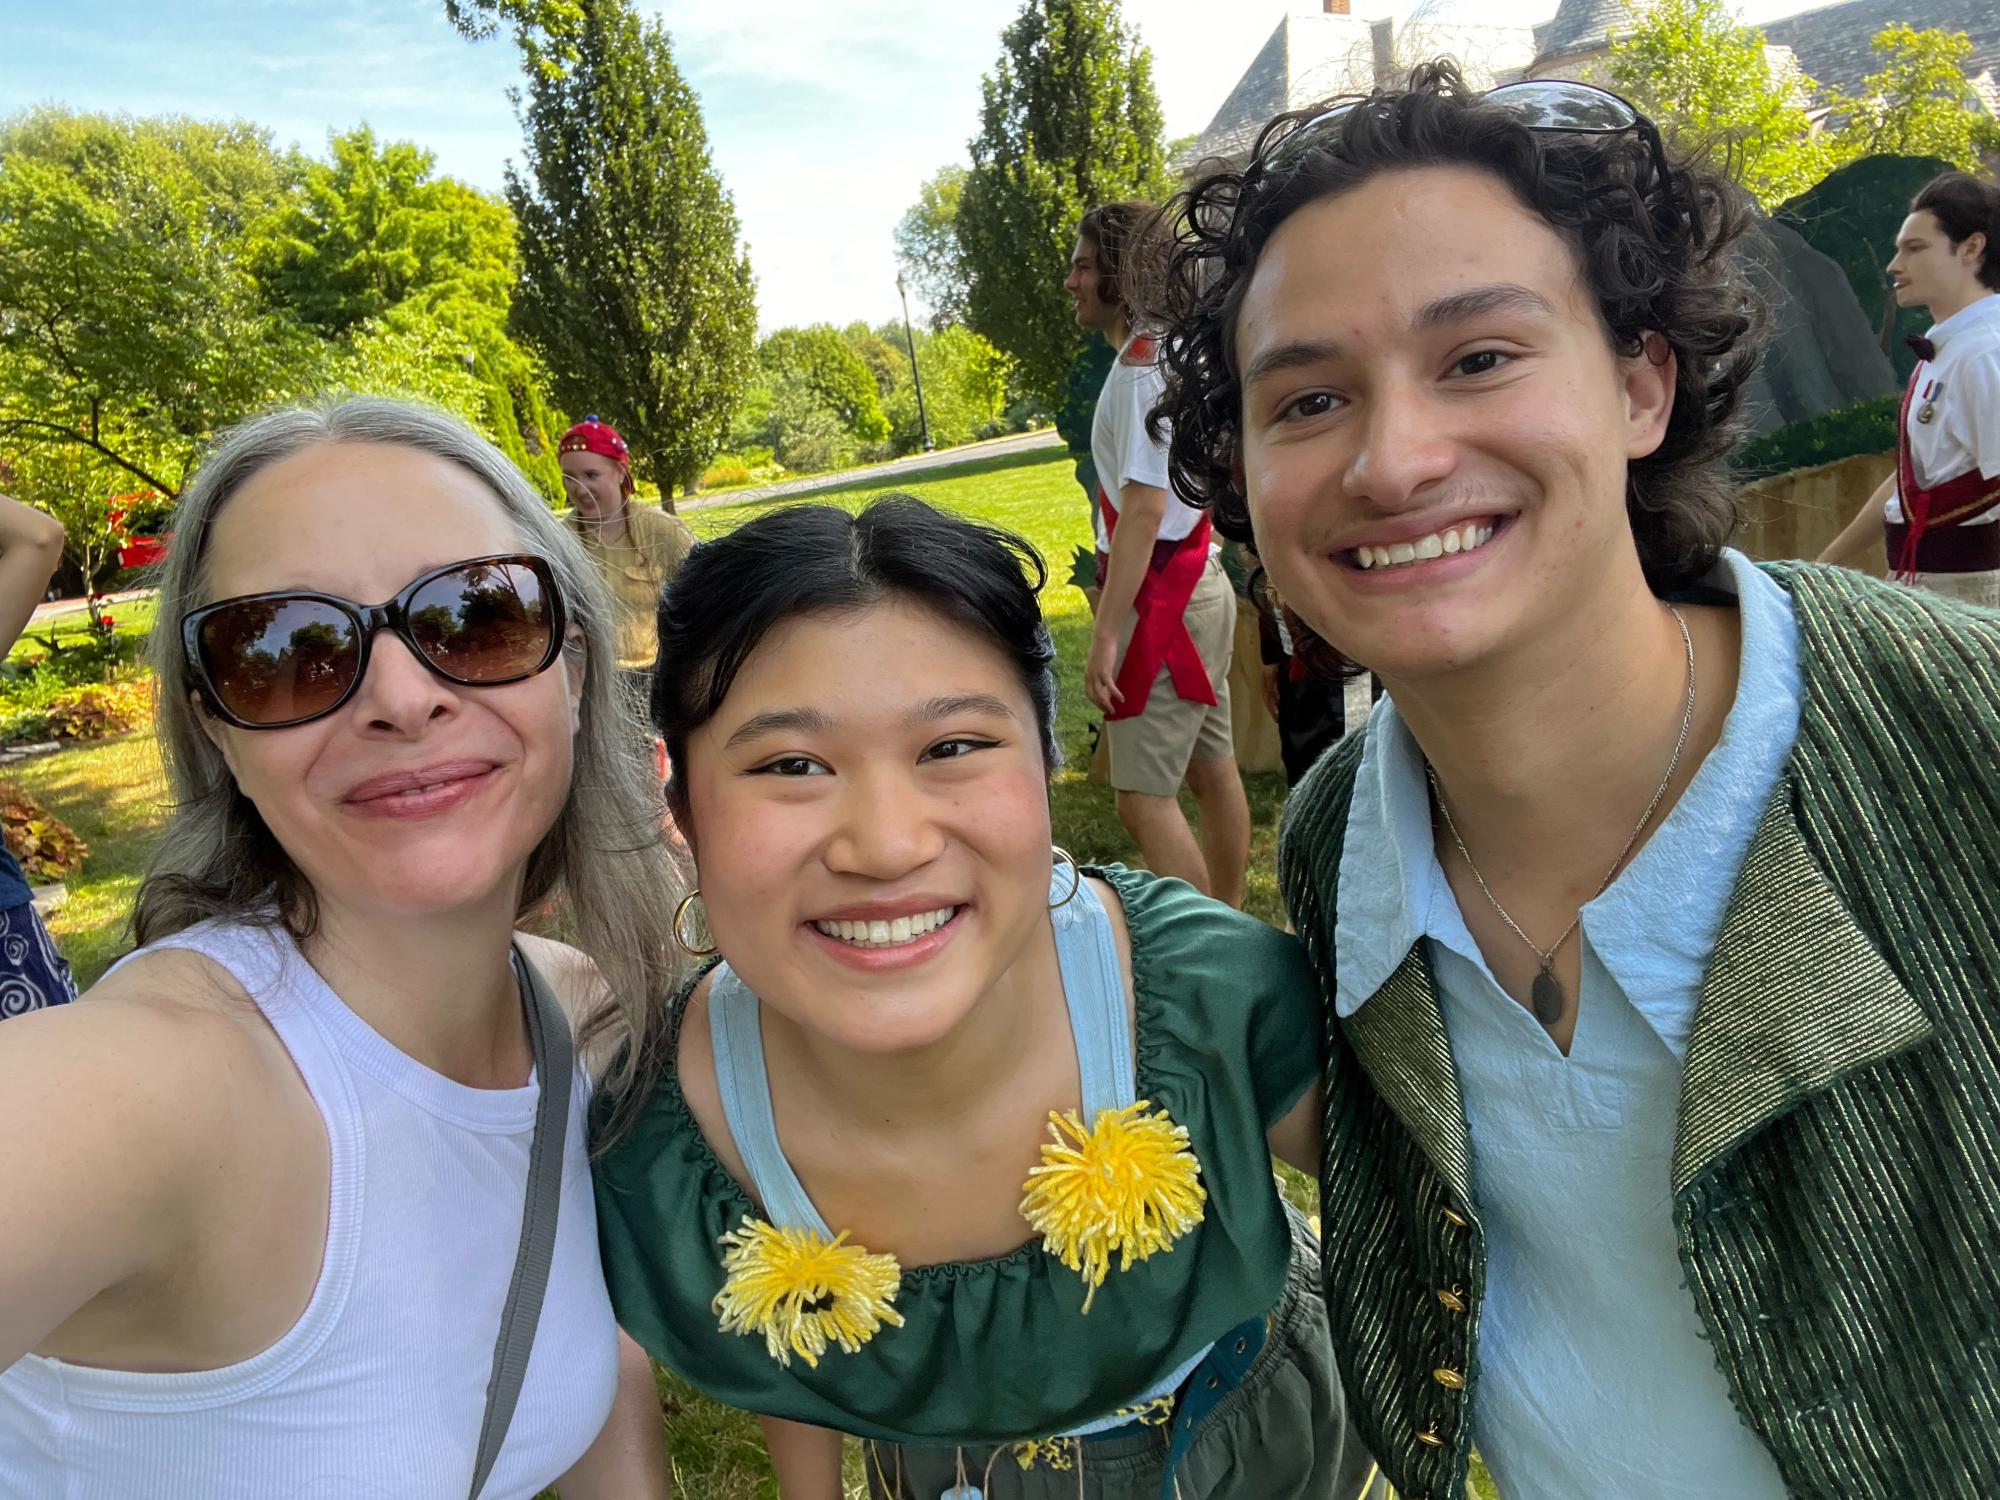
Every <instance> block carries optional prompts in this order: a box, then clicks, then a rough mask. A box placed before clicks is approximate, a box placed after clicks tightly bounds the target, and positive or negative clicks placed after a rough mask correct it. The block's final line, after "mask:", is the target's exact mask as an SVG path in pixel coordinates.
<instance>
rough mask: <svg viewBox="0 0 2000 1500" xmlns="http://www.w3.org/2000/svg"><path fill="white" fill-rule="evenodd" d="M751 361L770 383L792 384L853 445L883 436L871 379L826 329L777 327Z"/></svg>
mask: <svg viewBox="0 0 2000 1500" xmlns="http://www.w3.org/2000/svg"><path fill="white" fill-rule="evenodd" d="M757 362H758V363H759V364H761V365H762V366H763V367H764V368H765V370H767V371H768V372H769V373H770V374H771V375H772V376H773V377H774V378H775V379H780V380H782V379H785V378H787V377H789V378H790V379H792V380H794V381H796V382H797V383H798V384H799V385H800V386H801V387H802V388H803V389H804V390H805V391H807V392H809V393H811V395H812V396H813V397H814V398H815V399H816V400H817V402H818V403H819V404H820V405H822V406H824V407H826V409H827V410H828V411H831V412H832V413H833V414H834V416H835V417H836V418H837V419H838V420H839V422H840V425H841V426H842V427H843V428H845V429H846V430H847V431H848V432H850V433H852V434H853V436H854V438H855V439H856V441H858V442H862V443H879V442H881V441H882V439H884V438H886V437H887V436H888V435H889V424H888V422H887V421H886V420H885V419H884V418H883V416H882V401H881V394H880V392H879V390H878V389H877V387H876V384H875V376H874V374H873V373H872V372H871V371H870V370H869V368H868V366H867V365H865V364H863V363H862V362H861V357H860V356H859V355H858V354H856V353H855V352H854V350H853V349H852V348H850V347H849V345H848V342H847V340H846V339H845V338H843V337H841V335H840V333H839V332H838V331H837V330H835V329H834V328H833V327H832V326H830V325H829V324H826V323H815V324H813V325H812V326H811V327H810V328H780V329H779V330H778V331H777V332H776V333H774V334H772V335H771V336H770V337H769V338H767V339H765V340H764V342H763V343H761V344H759V345H758V346H757Z"/></svg>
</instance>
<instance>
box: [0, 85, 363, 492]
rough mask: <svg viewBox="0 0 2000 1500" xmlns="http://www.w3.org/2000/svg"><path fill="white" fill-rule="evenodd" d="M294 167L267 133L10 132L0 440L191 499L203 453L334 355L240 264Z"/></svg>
mask: <svg viewBox="0 0 2000 1500" xmlns="http://www.w3.org/2000/svg"><path fill="white" fill-rule="evenodd" d="M285 186H286V164H285V163H284V162H283V160H282V159H281V158H280V157H278V155H277V154H276V153H275V152H273V151H272V149H271V145H270V141H269V139H268V137H267V136H266V134H265V133H264V132H263V131H261V130H259V129H256V128H255V127H252V126H248V125H242V124H234V125H213V124H204V123H202V122H198V121H192V120H184V119H167V120H129V119H112V118H107V117H104V116H95V115H79V114H73V113H70V112H68V111H64V110H60V109H54V108H49V109H43V110H38V111H35V112H32V113H30V114H27V115H24V116H19V117H16V118H15V119H13V120H11V121H9V122H7V123H6V124H5V125H0V443H4V444H5V445H6V447H7V449H8V451H10V452H20V451H23V450H31V449H34V448H37V447H45V446H50V445H55V446H71V447H79V448H84V449H88V450H89V451H90V452H91V453H93V454H95V455H96V456H97V458H98V459H100V460H102V461H103V462H104V463H106V464H109V465H111V466H112V467H114V468H115V469H118V470H120V471H122V472H123V473H124V474H125V475H127V476H129V479H128V480H127V482H126V483H125V484H123V485H122V486H121V487H122V488H131V481H133V480H136V481H137V482H138V483H140V484H143V485H146V486H147V487H149V488H151V489H155V490H158V491H159V492H160V493H161V494H164V495H168V496H173V495H176V494H178V493H179V491H180V488H181V485H182V483H183V482H184V479H185V476H186V474H187V471H188V470H189V468H190V467H191V466H192V464H193V462H194V459H195V456H196V454H197V453H198V451H199V450H200V447H201V445H202V443H203V442H204V441H205V440H206V439H207V438H208V437H209V435H210V434H212V433H213V432H214V431H216V430H217V429H218V428H220V427H222V426H224V425H226V424H227V423H229V422H231V421H234V420H235V419H237V418H238V417H240V416H242V415H243V414H244V413H246V412H249V411H252V410H254V409H256V408H257V407H259V406H262V405H264V404H266V403H268V402H270V401H272V400H274V399H277V398H278V397H280V396H283V395H286V394H289V393H291V392H293V391H296V390H298V389H301V388H309V387H310V386H311V385H312V384H313V383H314V382H315V381H316V380H317V379H318V378H319V376H320V374H321V373H322V371H323V369H324V367H325V363H326V351H325V350H324V349H322V348H321V347H320V346H319V344H318V341H316V340H314V339H313V338H312V337H311V336H310V335H308V334H306V333H304V332H303V331H302V330H301V329H300V328H299V327H298V326H297V325H296V324H295V323H294V322H293V321H292V320H291V319H290V318H289V317H287V316H285V315H284V314H283V313H282V311H278V310H274V309H272V308H271V307H269V306H268V305H267V303H266V300H265V298H264V297H263V295H262V292H261V289H260V288H259V286H258V284H257V282H256V280H255V279H254V277H253V276H252V275H251V274H250V273H249V270H248V269H247V267H246V265H245V264H244V258H243V255H242V251H243V248H244V245H245V241H246V236H247V235H248V233H249V231H250V228H251V226H252V225H253V224H255V223H257V222H259V221H262V220H263V219H265V218H266V217H268V216H269V215H270V214H271V213H272V212H273V211H274V210H275V209H276V207H277V206H278V204H279V203H280V202H281V200H282V198H283V196H284V193H285Z"/></svg>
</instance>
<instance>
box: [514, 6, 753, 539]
mask: <svg viewBox="0 0 2000 1500" xmlns="http://www.w3.org/2000/svg"><path fill="white" fill-rule="evenodd" d="M578 8H579V9H580V11H581V20H580V22H579V24H578V25H576V26H575V28H574V29H566V30H565V32H564V33H563V34H562V36H561V37H559V38H558V39H557V40H556V43H555V45H557V46H559V47H560V49H561V50H562V51H563V52H565V53H567V54H568V56H567V59H566V61H564V63H563V65H562V66H561V67H560V68H557V67H551V66H546V65H545V64H547V63H548V61H549V58H548V56H546V55H545V53H546V49H547V48H548V46H549V45H550V43H549V42H548V41H547V40H546V39H544V38H541V37H540V36H539V34H538V33H536V32H534V31H532V30H530V29H527V28H523V29H522V30H521V31H520V32H519V33H518V35H519V37H520V41H521V47H522V51H523V54H524V57H525V60H526V62H527V64H528V67H527V84H526V89H525V92H524V97H523V101H522V106H521V117H522V125H523V127H524V129H525V130H526V132H527V150H526V163H525V166H524V168H523V170H522V171H520V172H516V171H514V170H513V169H512V168H511V167H510V168H509V169H508V172H507V201H508V202H509V203H510V204H511V205H512V206H513V209H514V215H515V218H516V219H517V221H518V223H519V228H520V254H521V286H520V291H519V294H518V295H517V297H516V298H515V302H514V323H515V326H516V328H517V329H518V330H519V331H520V332H521V333H522V335H523V336H524V337H526V338H527V340H528V341H529V342H530V343H531V344H533V345H534V346H535V347H536V349H537V350H539V351H540V353H541V355H542V357H543V359H544V360H545V361H546V363H547V365H548V367H549V371H550V374H551V376H552V377H553V379H554V382H555V388H556V394H557V396H558V398H559V399H560V401H561V403H562V404H563V405H564V406H566V407H568V408H569V409H570V410H571V411H573V412H576V413H579V414H580V413H583V412H586V411H595V412H598V413H600V414H601V415H603V417H604V418H605V419H606V420H607V421H612V422H615V423H617V424H618V426H619V427H620V429H621V430H622V431H623V432H624V434H625V436H626V439H627V441H629V442H630V443H631V445H632V450H633V457H634V460H635V461H636V462H638V463H639V464H640V465H641V466H642V468H643V470H644V472H646V473H647V474H648V475H649V476H650V477H651V478H652V479H653V481H654V482H655V483H657V484H658V485H659V487H660V496H661V500H662V502H663V503H668V504H671V500H670V497H671V495H672V492H673V486H675V485H677V484H678V485H682V486H687V485H690V484H692V483H694V482H695V480H696V478H697V477H698V476H699V475H700V473H701V471H702V469H703V467H704V466H705V465H706V464H707V462H708V460H709V459H710V458H711V457H712V456H713V455H714V454H715V452H716V450H717V449H718V448H719V447H720V446H721V445H722V439H723V435H724V433H725V432H727V430H728V427H729V418H730V415H731V413H732V412H733V411H734V409H735V406H736V403H737V401H738V400H739V399H740V398H741V396H742V393H743V389H744V385H745V383H746V381H747V380H748V378H749V374H750V365H751V359H752V352H753V349H754V345H755V335H756V320H757V310H756V299H755V288H754V285H753V282H752V280H751V274H750V260H749V257H748V255H747V254H745V252H744V250H743V247H742V244H741V240H740V236H739V234H738V229H737V221H736V209H735V205H734V204H733V203H732V202H731V200H730V197H729V194H728V193H727V192H726V191H725V190H724V188H723V186H722V181H721V178H720V177H719V176H718V175H717V173H716V171H715V167H714V165H713V163H712V162H711V161H710V159H709V152H708V135H707V132H706V131H705V130H704V128H703V126H702V120H701V107H700V104H699V103H698V102H697V100H696V99H695V96H694V93H693V91H692V90H691V89H689V88H688V86H687V84H686V82H685V81H684V80H683V79H682V77H681V74H680V69H679V68H677V67H676V66H675V64H674V58H673V49H672V47H671V45H670V44H669V42H668V38H667V33H666V31H665V29H664V28H662V27H661V26H660V24H659V23H658V22H657V21H645V22H642V21H641V20H640V19H639V17H638V16H637V14H635V13H634V11H633V9H632V7H631V5H630V4H629V3H628V0H581V4H580V5H579V7H578Z"/></svg>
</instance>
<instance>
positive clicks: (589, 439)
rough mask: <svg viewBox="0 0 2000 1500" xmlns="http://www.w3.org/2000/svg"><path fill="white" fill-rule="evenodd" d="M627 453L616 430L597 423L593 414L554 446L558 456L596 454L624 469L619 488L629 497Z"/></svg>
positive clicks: (602, 423)
mask: <svg viewBox="0 0 2000 1500" xmlns="http://www.w3.org/2000/svg"><path fill="white" fill-rule="evenodd" d="M627 451H628V450H627V449H626V447H625V439H623V438H622V437H620V436H619V435H618V429H617V428H616V427H613V426H612V425H611V424H610V423H609V422H600V421H598V420H597V413H595V412H592V413H591V414H590V415H589V416H587V417H585V418H584V419H583V420H582V421H581V422H579V423H577V424H576V426H574V427H572V428H570V430H569V431H568V432H565V433H564V434H563V435H562V441H561V442H559V443H557V444H556V453H557V455H558V456H560V455H562V454H564V453H596V454H599V455H601V456H602V457H604V458H608V459H610V460H611V461H612V462H613V463H615V464H617V465H618V466H619V467H620V468H621V469H626V470H627V472H626V474H625V482H624V484H623V486H622V487H621V488H622V491H623V493H625V494H627V495H629V494H631V493H632V475H631V472H630V469H629V462H630V461H629V459H628V458H627Z"/></svg>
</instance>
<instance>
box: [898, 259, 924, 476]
mask: <svg viewBox="0 0 2000 1500" xmlns="http://www.w3.org/2000/svg"><path fill="white" fill-rule="evenodd" d="M896 296H897V297H898V298H899V299H901V301H902V304H903V342H904V343H906V344H908V345H909V348H910V378H911V379H912V380H913V381H915V382H916V386H917V427H918V428H919V429H920V430H921V431H922V433H923V439H924V452H926V453H928V452H930V451H931V420H930V418H929V417H928V416H926V415H925V414H924V373H923V371H921V370H919V369H918V368H917V336H916V335H915V334H914V333H912V332H910V294H909V292H908V291H907V290H906V289H905V288H904V286H903V273H902V272H901V271H898V272H897V273H896Z"/></svg>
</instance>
